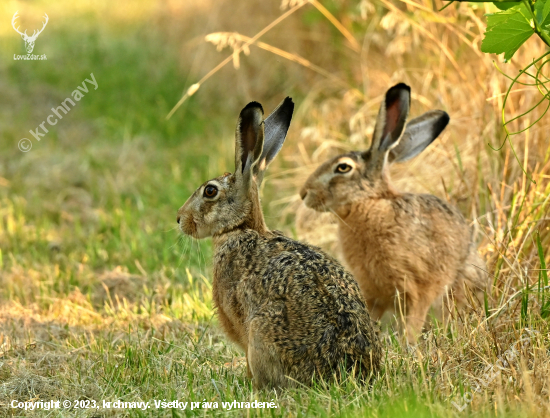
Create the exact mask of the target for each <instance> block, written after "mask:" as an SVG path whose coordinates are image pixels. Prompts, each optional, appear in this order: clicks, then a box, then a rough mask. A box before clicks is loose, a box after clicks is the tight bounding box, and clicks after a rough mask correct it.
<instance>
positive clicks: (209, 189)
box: [204, 185, 218, 197]
mask: <svg viewBox="0 0 550 418" xmlns="http://www.w3.org/2000/svg"><path fill="white" fill-rule="evenodd" d="M217 194H218V189H217V188H216V187H215V186H212V185H208V186H206V187H205V188H204V197H215V196H216V195H217Z"/></svg>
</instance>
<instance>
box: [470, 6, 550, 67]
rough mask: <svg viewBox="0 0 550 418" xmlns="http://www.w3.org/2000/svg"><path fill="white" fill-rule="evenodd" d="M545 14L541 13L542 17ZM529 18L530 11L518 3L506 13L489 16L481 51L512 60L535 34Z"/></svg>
mask: <svg viewBox="0 0 550 418" xmlns="http://www.w3.org/2000/svg"><path fill="white" fill-rule="evenodd" d="M538 1H543V0H538ZM543 2H544V3H546V1H543ZM548 3H550V1H548ZM544 6H546V4H544V5H543V7H542V10H544V9H545V7H544ZM543 14H544V13H542V12H541V16H542V15H543ZM527 16H529V11H528V10H527V9H526V8H525V5H523V4H520V5H518V4H517V3H516V6H514V7H510V8H508V9H507V10H505V11H502V12H498V13H493V14H489V15H487V31H486V32H485V38H484V39H483V42H482V43H481V50H482V51H483V52H488V53H493V54H502V53H504V59H505V60H509V59H510V58H512V56H513V55H514V54H515V52H516V51H517V50H518V48H519V47H520V46H521V45H523V43H524V42H525V41H527V39H529V38H530V37H531V35H533V34H534V33H535V31H534V29H533V27H532V26H531V22H530V19H529V18H528V17H527Z"/></svg>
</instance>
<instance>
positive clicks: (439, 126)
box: [434, 110, 451, 136]
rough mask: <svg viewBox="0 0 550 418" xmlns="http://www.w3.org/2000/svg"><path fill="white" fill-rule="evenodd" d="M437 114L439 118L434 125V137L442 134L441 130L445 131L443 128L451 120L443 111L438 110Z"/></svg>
mask: <svg viewBox="0 0 550 418" xmlns="http://www.w3.org/2000/svg"><path fill="white" fill-rule="evenodd" d="M438 113H439V118H438V119H437V122H436V123H435V125H434V133H435V136H437V135H439V134H440V133H441V132H443V129H445V127H446V126H447V125H448V124H449V122H450V120H451V118H450V116H449V114H448V113H447V112H445V111H443V110H439V111H438Z"/></svg>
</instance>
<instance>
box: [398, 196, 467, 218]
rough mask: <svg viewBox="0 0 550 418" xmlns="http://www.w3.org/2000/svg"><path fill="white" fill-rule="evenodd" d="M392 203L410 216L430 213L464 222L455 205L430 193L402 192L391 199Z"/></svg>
mask: <svg viewBox="0 0 550 418" xmlns="http://www.w3.org/2000/svg"><path fill="white" fill-rule="evenodd" d="M393 205H394V207H395V209H396V210H397V211H401V212H405V213H408V214H409V215H412V216H418V215H430V216H437V217H444V218H447V219H449V220H454V221H455V222H459V223H465V222H466V221H465V220H464V217H463V216H462V213H460V211H459V210H458V209H457V208H456V207H454V206H452V205H450V204H448V203H447V202H445V201H443V200H442V199H440V198H439V197H437V196H434V195H432V194H414V193H403V194H401V195H400V196H399V198H397V199H395V200H394V201H393Z"/></svg>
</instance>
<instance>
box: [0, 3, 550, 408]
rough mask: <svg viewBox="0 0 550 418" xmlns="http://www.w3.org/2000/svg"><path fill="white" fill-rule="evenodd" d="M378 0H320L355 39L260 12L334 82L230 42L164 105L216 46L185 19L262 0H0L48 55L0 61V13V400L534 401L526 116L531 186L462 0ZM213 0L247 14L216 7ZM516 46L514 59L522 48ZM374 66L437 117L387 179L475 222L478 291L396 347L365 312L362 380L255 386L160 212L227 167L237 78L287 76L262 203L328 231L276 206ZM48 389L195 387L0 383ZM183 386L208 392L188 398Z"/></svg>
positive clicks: (540, 339)
mask: <svg viewBox="0 0 550 418" xmlns="http://www.w3.org/2000/svg"><path fill="white" fill-rule="evenodd" d="M395 4H397V5H398V8H397V9H395V10H394V9H392V8H391V3H385V2H380V3H370V2H362V3H361V9H357V8H356V7H355V6H353V7H352V6H349V5H346V4H345V3H339V2H336V3H331V2H328V3H327V4H326V6H327V7H328V8H329V9H330V11H331V12H332V13H334V14H335V16H337V18H338V19H340V20H341V21H342V22H343V23H344V25H345V26H346V27H348V28H350V30H351V31H352V32H353V33H354V34H355V36H356V37H357V39H361V38H362V37H363V36H364V37H365V38H364V43H363V45H362V46H361V48H362V50H363V53H362V54H357V53H356V52H355V51H354V50H353V48H352V47H350V45H349V44H348V43H346V41H345V40H344V37H343V36H342V34H341V33H340V32H339V31H338V29H336V28H334V27H333V26H331V25H330V24H329V23H328V21H327V20H326V19H325V17H324V16H323V15H322V14H321V13H320V12H319V11H318V10H316V9H315V8H313V7H310V8H305V7H304V10H301V11H299V12H297V13H296V14H295V15H293V16H292V17H291V18H289V19H288V20H287V21H286V22H284V25H285V26H282V27H281V28H279V29H276V30H274V32H272V33H270V34H268V36H267V38H266V42H272V43H275V44H277V45H278V46H279V47H281V48H284V49H287V50H290V51H291V52H292V53H294V54H296V55H303V56H305V57H306V58H307V59H309V60H310V61H311V62H314V63H316V64H318V65H320V66H321V67H322V68H325V69H326V70H327V71H329V72H331V73H333V74H336V75H337V76H338V77H339V78H340V79H341V80H344V83H343V84H342V83H340V82H339V81H335V80H334V79H328V80H327V79H326V78H325V77H324V76H323V75H322V74H318V73H316V72H315V71H313V70H312V69H311V68H302V67H300V66H298V65H297V64H295V63H291V62H290V61H285V60H284V59H283V58H281V57H280V56H277V55H273V54H270V53H268V52H265V51H258V50H253V51H252V53H251V55H250V57H246V58H245V57H241V68H240V69H239V71H235V70H234V69H232V68H230V67H226V68H224V69H223V70H222V71H221V72H219V73H217V74H216V75H215V76H214V77H213V78H212V79H211V80H210V81H209V83H210V84H205V85H204V86H202V87H201V89H200V90H199V91H198V92H197V93H196V94H195V96H193V97H191V98H190V99H189V100H188V101H187V102H185V104H184V105H183V106H182V108H181V109H180V110H179V111H178V112H177V113H176V114H175V116H174V117H173V118H171V119H170V120H169V121H166V120H165V119H164V118H165V116H166V114H167V113H168V112H169V110H170V109H171V107H172V106H173V105H174V104H175V103H176V102H177V101H178V99H179V98H180V97H181V95H182V94H183V92H184V91H185V89H186V88H187V87H188V86H189V85H190V84H192V83H194V82H195V81H196V80H198V79H200V77H201V76H202V75H204V74H205V73H206V72H207V71H208V70H209V69H211V68H213V67H214V65H215V64H216V63H217V62H218V61H220V60H221V59H222V55H219V53H218V52H216V51H215V48H213V47H212V46H211V45H207V44H205V43H204V42H203V41H202V36H203V35H204V34H206V33H209V32H214V31H220V30H232V31H233V30H238V31H240V32H243V33H245V34H246V35H248V36H252V35H253V34H254V33H256V32H257V31H259V30H260V29H261V28H262V27H264V26H265V25H266V24H268V23H269V22H270V21H273V20H274V19H275V18H276V17H277V16H279V15H280V14H281V12H280V11H279V10H278V7H279V5H278V4H276V3H273V4H269V2H258V4H254V5H244V4H240V3H239V4H236V3H234V2H229V1H224V2H219V3H217V4H214V3H209V2H204V3H201V4H198V5H185V4H183V5H182V4H181V3H179V2H176V1H168V2H160V1H159V2H158V3H157V2H145V1H137V2H133V3H130V2H128V3H126V2H123V3H120V4H119V3H117V4H109V3H108V2H97V3H95V4H88V3H82V4H79V5H74V4H72V3H69V2H65V1H61V2H57V3H56V5H55V6H54V5H51V4H48V3H47V2H34V3H28V4H27V3H23V2H19V1H8V2H5V3H3V4H2V5H1V6H0V12H1V13H0V14H1V16H2V19H3V21H4V22H9V21H10V20H11V17H12V16H13V13H14V12H15V11H16V10H19V11H20V13H19V14H20V15H21V18H20V19H21V24H22V25H23V26H24V27H25V25H28V27H37V26H39V16H41V15H42V14H43V13H44V12H46V13H48V14H49V16H50V22H49V23H48V26H47V28H46V29H45V31H44V32H43V33H42V34H41V35H40V36H39V38H38V39H37V41H36V46H35V53H39V54H41V53H45V54H47V56H48V60H47V61H34V62H30V61H15V60H13V58H12V56H13V54H22V53H24V52H23V42H22V41H21V39H20V37H19V36H18V35H17V34H15V32H13V30H12V28H11V27H10V26H9V25H4V26H3V27H2V28H0V45H1V46H2V47H1V49H0V55H1V57H2V59H1V60H0V97H2V100H1V101H0V106H1V111H0V128H1V131H0V147H1V148H0V149H1V153H0V416H3V415H5V416H89V417H97V416H127V415H128V416H152V417H153V416H154V417H164V416H166V417H168V416H172V417H174V416H206V415H216V414H219V415H225V414H227V415H234V416H273V417H279V416H285V417H286V416H300V417H302V416H340V417H351V416H372V417H395V416H415V417H416V416H419V417H423V416H426V417H434V416H459V415H475V416H494V415H498V416H504V415H509V416H516V415H519V414H521V416H538V415H549V414H550V410H549V405H550V401H549V396H550V393H549V391H548V388H549V386H548V385H549V384H550V382H549V381H548V376H549V375H550V374H549V371H550V354H549V351H548V346H549V337H548V333H549V326H548V316H549V312H550V309H549V305H548V297H549V294H548V292H547V291H545V290H544V289H542V290H541V287H542V288H543V287H544V286H545V285H546V286H547V284H548V283H547V276H546V274H547V273H546V270H545V263H548V261H549V260H548V251H547V248H548V244H549V242H550V235H549V234H548V229H549V226H550V224H549V222H548V210H547V201H548V194H549V190H550V185H549V184H550V183H549V179H550V168H549V166H550V164H549V162H548V161H549V160H548V153H547V149H548V135H547V134H546V133H545V132H546V131H547V127H548V122H547V120H544V119H543V120H542V121H541V123H540V125H539V127H538V128H537V129H533V130H531V131H530V133H529V134H527V135H523V136H521V137H517V138H518V139H517V140H516V141H515V144H516V148H517V149H518V155H519V159H520V162H522V163H523V165H524V166H525V167H526V168H527V170H528V174H529V175H530V176H532V177H533V178H534V179H535V180H536V181H537V184H536V185H535V184H532V183H530V181H529V177H528V176H527V175H524V174H523V173H522V170H521V168H520V165H519V163H518V162H517V161H516V160H515V159H514V156H513V153H512V152H511V151H510V148H509V147H506V148H503V150H502V151H500V152H494V151H492V150H491V149H490V148H489V147H488V146H487V145H486V144H487V143H491V144H496V143H497V142H499V141H500V140H501V134H500V132H501V131H500V128H499V123H498V118H497V116H496V115H497V113H496V111H497V110H498V108H497V106H496V105H495V106H493V105H494V104H498V101H499V100H501V96H499V95H500V94H501V93H502V91H503V88H504V86H505V85H506V80H505V79H504V77H502V76H500V75H499V74H498V73H497V72H496V71H495V70H494V68H493V67H492V63H491V58H490V57H489V58H487V57H483V56H481V55H480V54H478V53H477V52H476V48H477V44H476V39H477V38H476V34H478V33H479V32H480V31H482V29H483V28H482V25H483V23H480V22H481V20H480V18H481V16H482V13H481V10H478V11H475V10H473V9H469V8H466V7H465V6H464V7H463V8H462V9H461V10H460V12H458V11H453V10H447V12H446V13H447V14H437V13H434V12H433V11H430V10H431V9H430V8H431V6H430V5H429V4H428V3H426V4H425V3H418V4H419V5H420V6H422V7H424V8H427V7H428V6H429V7H428V9H427V11H426V10H424V9H418V10H417V9H416V8H414V7H413V8H411V7H410V6H405V5H404V4H402V3H397V2H396V3H395ZM308 7H309V6H308ZM407 7H409V8H407ZM363 12H364V13H366V15H367V17H366V19H364V18H363V17H362V13H363ZM413 12H414V13H413ZM232 13H235V15H237V16H238V15H239V13H240V15H241V16H254V19H245V18H242V19H241V18H239V19H241V20H237V21H233V20H232V19H229V17H228V16H230V15H233V14H232ZM461 16H462V18H461ZM461 19H462V20H461ZM419 22H420V23H421V24H422V28H423V29H424V31H425V32H422V31H421V30H420V29H419V28H418V23H419ZM415 24H416V25H417V26H415ZM476 25H478V26H476ZM463 27H464V28H466V29H464V31H463V32H460V30H461V29H460V28H463ZM426 31H428V32H427V33H429V34H431V35H432V37H430V36H428V35H427V34H426ZM457 33H460V35H461V36H458V35H457ZM446 37H447V38H446ZM440 39H443V41H439V40H440ZM436 40H437V42H436ZM438 42H439V43H438ZM442 42H444V44H442ZM442 46H443V47H444V48H447V49H449V50H451V51H453V54H454V55H451V57H453V59H454V60H455V62H456V60H458V61H460V62H461V63H462V62H463V61H461V60H464V61H468V62H471V63H472V64H471V65H470V66H462V65H461V66H459V67H458V68H459V69H460V71H458V70H457V68H456V67H455V65H454V64H453V62H452V60H450V59H449V58H448V57H447V56H445V54H444V53H442V51H443V50H444V49H443V48H442ZM529 48H530V49H529V53H531V52H533V53H536V52H537V51H538V50H539V49H540V48H541V47H540V45H538V44H533V45H530V46H529ZM418 51H421V52H418ZM529 53H525V54H524V55H523V56H520V58H519V59H523V60H524V61H525V60H529V59H530V56H529ZM224 56H225V55H224ZM367 64H368V65H367ZM506 68H507V69H508V70H510V71H513V70H514V68H515V67H513V64H510V65H509V66H508V67H506ZM460 72H462V73H463V74H464V77H466V79H464V78H461V77H462V75H461V73H460ZM90 73H93V74H94V76H95V79H96V80H97V82H98V89H97V90H90V91H89V92H88V93H86V94H85V96H84V97H83V98H82V100H81V101H80V102H78V103H77V105H76V106H75V108H74V109H72V110H71V112H70V113H69V114H68V115H67V116H66V117H65V118H64V119H63V120H61V121H59V123H58V124H57V125H56V126H55V127H51V129H50V132H49V133H48V134H47V135H45V136H44V137H43V138H42V139H41V141H39V142H38V141H36V140H35V139H33V138H32V137H31V140H32V142H33V143H32V146H33V148H32V149H31V151H29V152H27V153H22V152H20V151H19V150H18V148H17V143H18V141H19V140H20V139H21V138H23V137H26V138H29V135H30V134H29V133H28V131H29V130H30V129H32V130H34V129H36V128H37V125H38V124H40V123H41V122H42V121H43V120H45V118H46V117H47V116H48V115H49V114H50V113H51V110H50V109H51V108H52V107H54V106H55V107H57V106H59V104H60V103H61V101H63V100H64V99H65V98H66V97H69V96H70V94H71V92H72V91H73V90H74V89H75V88H76V86H77V85H81V84H82V82H83V81H84V79H85V78H90ZM397 80H404V81H406V82H408V83H409V84H411V85H412V86H413V91H414V92H415V95H414V96H413V113H414V114H418V113H420V112H421V111H423V110H426V109H429V108H432V107H442V108H445V109H446V110H448V111H449V113H450V114H451V117H452V118H453V122H452V123H451V126H450V128H449V130H448V132H447V134H446V135H445V136H444V137H443V138H442V139H441V141H440V142H439V143H438V144H436V146H435V147H434V150H433V152H432V153H430V154H429V155H426V156H423V157H421V158H419V159H418V160H416V161H414V162H412V163H411V164H409V165H407V166H405V167H403V168H400V169H397V170H396V172H395V176H394V177H395V178H396V181H397V183H398V185H399V186H400V187H403V188H407V189H410V190H422V191H429V192H432V193H435V194H437V195H439V196H442V197H446V198H447V199H449V200H450V201H451V202H452V203H454V204H457V205H458V206H459V207H460V208H461V209H462V210H463V212H464V213H465V215H466V216H467V217H468V218H469V219H472V220H473V219H476V220H477V222H475V223H474V225H475V230H476V238H477V240H478V241H479V242H480V252H481V253H482V255H483V256H484V258H485V259H486V260H487V261H488V266H489V271H488V277H490V278H491V280H492V281H493V288H492V291H491V294H489V295H488V297H487V304H486V306H485V307H473V308H472V309H471V310H469V311H468V312H462V313H460V314H459V315H457V316H456V318H455V320H454V321H453V323H452V325H451V327H450V328H449V329H448V330H442V329H440V328H438V327H437V326H436V325H435V326H433V327H432V328H431V330H429V331H428V332H426V334H425V335H424V337H423V338H422V339H421V341H420V342H419V345H418V346H417V347H416V348H415V349H407V348H405V347H403V346H402V345H401V344H400V342H399V341H398V340H397V339H396V338H395V336H394V335H393V334H392V333H391V329H390V331H389V332H388V331H385V332H384V333H383V338H384V340H385V350H386V354H385V360H384V365H383V370H382V373H381V375H380V376H379V378H378V379H377V380H376V381H374V383H373V385H372V387H361V386H358V385H357V384H356V382H354V381H353V380H352V379H348V380H346V381H344V382H341V383H340V384H338V385H335V384H326V385H325V384H323V383H322V382H320V383H319V384H318V385H317V386H316V387H314V388H301V389H297V390H291V391H285V392H282V393H275V392H260V393H255V392H253V390H252V389H251V385H250V382H249V381H248V380H247V378H246V367H245V366H244V362H243V358H242V356H243V353H241V352H240V351H239V350H238V349H237V348H236V347H234V346H233V345H232V344H230V343H229V342H228V341H227V339H226V338H225V336H224V335H223V334H222V333H221V331H220V329H219V328H218V324H217V321H216V319H215V316H214V312H213V309H212V300H211V282H210V278H211V266H210V265H211V263H210V259H211V246H210V242H209V241H208V240H206V241H201V242H196V241H191V240H188V239H184V238H180V237H179V235H178V233H177V232H176V231H175V228H174V226H175V216H176V211H177V209H178V208H179V207H180V206H181V205H182V204H183V202H184V201H185V200H186V199H187V197H188V196H189V195H190V193H192V191H193V190H194V189H195V188H196V187H197V186H198V185H199V184H200V183H202V182H203V181H204V180H206V179H208V178H211V177H213V176H216V175H219V174H220V173H222V172H224V171H226V170H230V169H231V161H232V159H233V156H232V131H233V125H234V122H235V121H234V119H235V118H236V115H237V113H238V111H239V109H240V108H241V107H242V105H243V104H244V103H246V102H247V101H248V100H251V99H256V100H262V101H263V102H264V103H266V108H267V109H269V108H271V107H272V106H273V105H274V104H276V103H277V102H278V101H279V100H280V99H281V98H282V97H283V95H286V94H291V95H293V97H295V101H296V102H297V103H298V109H297V114H296V117H295V122H294V123H295V126H294V127H293V128H292V130H291V133H290V136H289V140H288V141H287V144H286V145H285V149H284V151H283V153H282V158H281V159H280V161H279V162H278V163H277V164H276V165H275V166H274V167H273V168H272V169H271V173H270V177H269V178H268V179H267V186H266V190H265V191H264V192H265V194H264V195H265V197H266V198H265V203H264V209H265V211H266V217H267V222H268V224H269V226H270V227H272V228H279V229H283V230H284V231H285V232H287V233H288V234H290V235H296V234H298V235H300V236H301V237H307V238H308V239H310V240H311V241H313V242H320V241H323V239H324V245H326V246H327V247H328V248H333V249H334V246H333V242H334V235H333V232H332V231H331V229H330V225H328V226H327V227H326V228H327V229H325V230H323V231H324V236H323V237H322V238H323V239H321V238H320V237H319V236H315V234H311V231H307V230H305V229H307V228H305V229H304V228H302V229H300V228H298V230H296V228H295V227H294V212H295V211H296V210H303V208H298V203H297V200H296V190H297V187H298V186H299V184H300V182H301V181H303V179H304V176H305V175H307V173H309V172H310V171H311V170H312V169H313V167H314V166H315V165H316V164H317V163H318V162H320V161H322V160H323V158H325V157H326V155H328V154H330V153H331V152H335V151H336V150H339V149H346V148H359V147H361V146H365V142H366V141H365V136H366V135H365V134H368V133H369V132H370V131H372V116H373V115H374V113H375V111H376V108H377V106H378V103H379V100H380V95H381V94H382V93H383V92H384V90H385V89H386V88H387V87H388V86H389V85H390V83H391V82H394V81H397ZM357 89H358V90H357ZM358 91H360V93H358ZM492 96H494V98H493V99H491V100H492V101H489V102H488V101H487V98H491V97H492ZM533 100H535V98H534V96H533V95H530V92H529V91H527V92H523V93H518V94H517V95H516V96H515V97H514V101H513V103H512V106H515V107H513V108H512V109H511V111H512V112H514V113H516V112H520V111H521V110H522V109H524V107H525V106H527V105H528V104H529V103H531V102H532V101H533ZM415 106H416V107H415ZM348 138H351V142H350V141H349V140H348ZM327 231H328V232H327ZM537 244H539V245H537ZM334 251H336V250H335V249H334ZM545 257H546V261H545ZM504 360H507V361H504ZM497 372H498V373H497ZM50 399H54V400H61V401H63V400H70V401H73V403H74V401H86V400H90V401H91V400H95V401H96V402H98V403H99V405H100V406H102V403H101V402H100V401H101V400H106V401H109V402H114V401H116V400H122V401H125V402H133V401H136V402H137V401H146V402H151V405H153V400H167V401H171V400H180V401H183V402H200V403H201V405H200V407H199V408H195V409H193V410H191V409H190V406H189V407H188V408H187V409H185V410H183V411H182V410H177V409H172V408H164V409H162V408H161V409H156V408H154V407H151V409H148V410H146V411H139V410H117V409H112V408H111V409H103V408H100V409H98V410H96V409H94V410H90V409H76V408H74V407H72V408H70V409H66V410H65V409H58V410H54V411H44V410H37V411H26V412H25V411H21V410H18V409H12V408H10V407H9V403H10V402H11V401H12V400H19V401H29V400H50ZM203 400H204V401H205V402H218V404H219V406H220V408H218V409H215V408H214V409H205V408H203V405H202V402H203ZM233 400H236V401H239V402H243V401H253V400H258V401H271V400H273V402H274V403H275V405H276V406H277V408H276V409H270V410H262V409H258V410H256V409H250V410H246V409H244V410H243V409H239V410H232V411H226V410H224V409H223V408H222V407H221V402H228V401H229V402H232V401H233Z"/></svg>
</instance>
